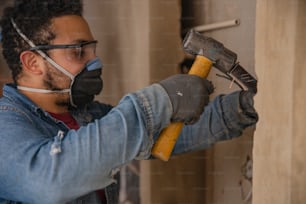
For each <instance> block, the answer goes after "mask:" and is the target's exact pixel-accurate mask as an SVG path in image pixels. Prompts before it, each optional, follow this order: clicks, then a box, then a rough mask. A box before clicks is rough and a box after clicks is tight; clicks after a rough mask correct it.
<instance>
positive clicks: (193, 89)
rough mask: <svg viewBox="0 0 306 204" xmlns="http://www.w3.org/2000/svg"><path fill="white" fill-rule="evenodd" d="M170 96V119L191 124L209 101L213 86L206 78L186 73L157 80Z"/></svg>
mask: <svg viewBox="0 0 306 204" xmlns="http://www.w3.org/2000/svg"><path fill="white" fill-rule="evenodd" d="M159 84H160V85H161V86H162V87H163V88H164V89H165V90H166V92H167V93H168V95H169V97H170V101H171V103H172V107H173V115H172V118H171V121H173V122H178V121H179V122H184V123H185V124H193V123H195V122H196V121H197V120H198V119H199V118H200V115H201V113H202V112H203V110H204V107H205V106H206V105H207V104H208V102H209V95H210V94H211V93H212V92H213V90H214V87H213V85H212V83H211V82H210V81H208V80H207V79H204V78H201V77H198V76H195V75H187V74H178V75H174V76H171V77H169V78H167V79H165V80H162V81H160V82H159Z"/></svg>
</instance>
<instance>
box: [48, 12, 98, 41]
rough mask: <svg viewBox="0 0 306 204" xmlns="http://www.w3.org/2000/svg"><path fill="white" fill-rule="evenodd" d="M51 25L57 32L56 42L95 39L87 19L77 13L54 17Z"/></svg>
mask: <svg viewBox="0 0 306 204" xmlns="http://www.w3.org/2000/svg"><path fill="white" fill-rule="evenodd" d="M51 22H52V23H51V27H52V30H53V32H54V33H55V36H56V37H55V39H54V40H52V41H54V43H78V42H83V41H90V40H93V36H92V34H91V31H90V28H89V26H88V23H87V22H86V20H85V19H84V18H83V17H81V16H77V15H67V16H61V17H56V18H53V19H52V21H51Z"/></svg>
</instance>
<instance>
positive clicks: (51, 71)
mask: <svg viewBox="0 0 306 204" xmlns="http://www.w3.org/2000/svg"><path fill="white" fill-rule="evenodd" d="M46 66H47V67H48V70H47V73H46V77H45V78H44V81H43V83H44V86H45V87H46V88H47V89H48V90H52V91H60V90H63V89H66V88H62V87H61V86H58V85H63V84H66V83H67V81H71V79H70V78H69V77H67V76H65V75H64V74H63V73H61V72H60V71H58V70H56V69H55V68H54V67H52V66H51V65H49V64H48V63H46ZM69 86H70V85H68V87H69ZM53 94H56V95H57V97H56V100H55V104H56V105H57V106H62V107H69V106H70V104H71V103H70V96H69V93H53Z"/></svg>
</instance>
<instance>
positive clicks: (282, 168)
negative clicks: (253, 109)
mask: <svg viewBox="0 0 306 204" xmlns="http://www.w3.org/2000/svg"><path fill="white" fill-rule="evenodd" d="M305 11H306V2H305V1H304V0H292V1H285V0H272V1H265V0H258V1H257V14H256V16H257V18H256V21H257V22H256V71H257V74H258V77H259V78H260V81H259V93H258V96H256V106H257V109H258V110H259V114H260V118H261V119H260V121H259V123H258V126H257V130H256V132H255V136H254V144H255V145H254V198H253V203H255V204H259V203H260V204H270V203H278V204H291V203H292V204H302V203H305V202H306V195H305V188H306V174H305V172H306V171H305V169H306V162H305V153H306V150H305V146H306V140H305V121H306V112H305V104H306V92H305V89H306V83H305V76H306V73H305V70H306V67H305V66H306V61H305V57H304V55H305V51H306V50H305V48H306V40H305V34H306V29H305V27H306V16H305Z"/></svg>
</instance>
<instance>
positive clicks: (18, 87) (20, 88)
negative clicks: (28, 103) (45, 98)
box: [17, 86, 70, 93]
mask: <svg viewBox="0 0 306 204" xmlns="http://www.w3.org/2000/svg"><path fill="white" fill-rule="evenodd" d="M17 89H19V90H23V91H29V92H36V93H69V92H70V89H63V90H58V91H53V90H46V89H37V88H30V87H25V86H17Z"/></svg>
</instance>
